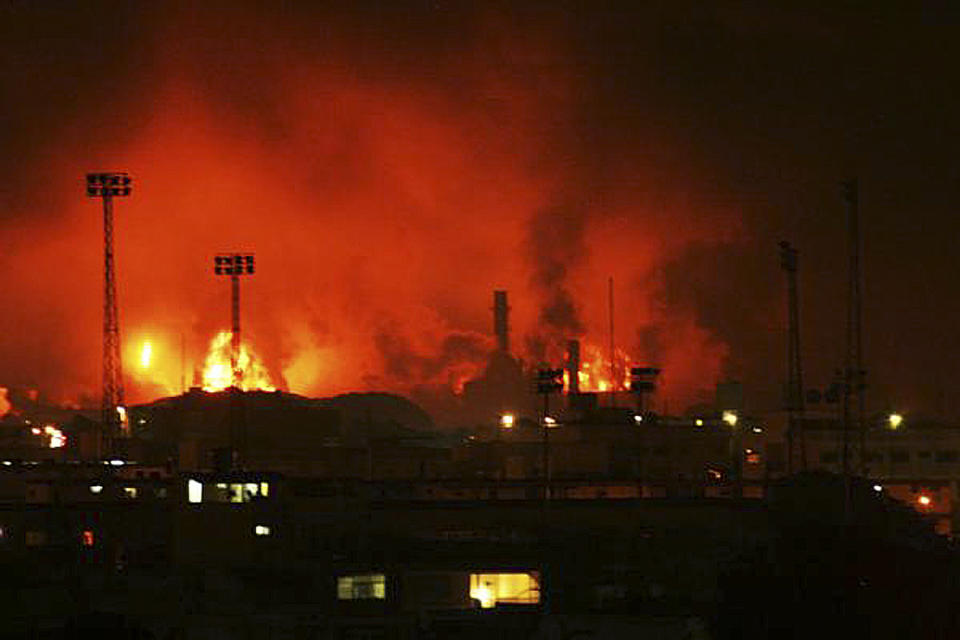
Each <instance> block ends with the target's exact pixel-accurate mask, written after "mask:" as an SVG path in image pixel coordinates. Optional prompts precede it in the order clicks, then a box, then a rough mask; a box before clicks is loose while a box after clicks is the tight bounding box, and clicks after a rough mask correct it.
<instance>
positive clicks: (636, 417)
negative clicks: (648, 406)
mask: <svg viewBox="0 0 960 640" xmlns="http://www.w3.org/2000/svg"><path fill="white" fill-rule="evenodd" d="M633 421H634V422H636V423H637V424H640V423H641V422H643V416H642V415H640V414H639V413H638V414H635V415H634V416H633Z"/></svg>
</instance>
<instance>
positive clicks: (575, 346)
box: [567, 340, 580, 396]
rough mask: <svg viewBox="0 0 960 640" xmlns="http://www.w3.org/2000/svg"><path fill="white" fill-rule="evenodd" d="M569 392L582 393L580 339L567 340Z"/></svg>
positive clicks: (571, 393)
mask: <svg viewBox="0 0 960 640" xmlns="http://www.w3.org/2000/svg"><path fill="white" fill-rule="evenodd" d="M567 393H569V394H570V395H572V396H573V395H577V394H578V393H580V341H579V340H568V341H567Z"/></svg>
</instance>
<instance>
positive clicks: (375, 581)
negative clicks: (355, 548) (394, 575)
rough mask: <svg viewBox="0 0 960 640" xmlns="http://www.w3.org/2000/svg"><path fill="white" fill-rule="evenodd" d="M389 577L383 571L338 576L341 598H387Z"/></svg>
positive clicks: (338, 594) (338, 591)
mask: <svg viewBox="0 0 960 640" xmlns="http://www.w3.org/2000/svg"><path fill="white" fill-rule="evenodd" d="M386 597H387V577H386V576H385V575H383V574H382V573H365V574H360V575H353V576H340V577H339V578H337V598H338V599H339V600H385V599H386Z"/></svg>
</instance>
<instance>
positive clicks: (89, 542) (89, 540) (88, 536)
mask: <svg viewBox="0 0 960 640" xmlns="http://www.w3.org/2000/svg"><path fill="white" fill-rule="evenodd" d="M80 541H81V542H82V543H83V546H85V547H92V546H93V531H90V530H89V529H88V530H87V531H84V532H83V534H81V536H80Z"/></svg>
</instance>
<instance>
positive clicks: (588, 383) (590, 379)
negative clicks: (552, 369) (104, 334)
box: [563, 343, 631, 393]
mask: <svg viewBox="0 0 960 640" xmlns="http://www.w3.org/2000/svg"><path fill="white" fill-rule="evenodd" d="M630 362H631V361H630V357H629V356H628V355H627V353H626V352H625V351H623V350H622V349H615V350H614V362H613V366H612V367H611V366H610V357H609V353H604V350H603V349H601V348H600V347H598V346H596V345H594V344H590V343H584V344H583V345H582V347H581V351H580V375H579V376H578V381H579V384H580V391H587V392H600V393H603V392H607V391H628V390H629V389H630ZM563 383H564V387H565V388H567V389H569V388H570V379H569V373H568V372H566V371H564V373H563Z"/></svg>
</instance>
